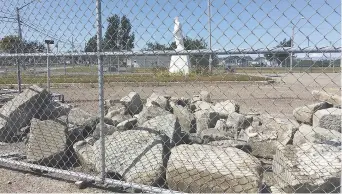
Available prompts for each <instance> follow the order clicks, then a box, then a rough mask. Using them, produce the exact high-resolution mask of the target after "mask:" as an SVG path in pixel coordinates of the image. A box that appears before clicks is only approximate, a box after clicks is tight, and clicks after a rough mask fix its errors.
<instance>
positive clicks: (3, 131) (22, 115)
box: [0, 85, 50, 141]
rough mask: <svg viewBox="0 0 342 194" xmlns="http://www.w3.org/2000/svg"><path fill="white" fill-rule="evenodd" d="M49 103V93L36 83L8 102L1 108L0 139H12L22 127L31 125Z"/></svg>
mask: <svg viewBox="0 0 342 194" xmlns="http://www.w3.org/2000/svg"><path fill="white" fill-rule="evenodd" d="M49 103H50V95H49V93H48V92H47V91H46V90H45V89H42V88H40V87H38V86H36V85H33V86H31V87H30V88H29V89H25V90H23V92H22V93H20V94H19V95H17V96H15V97H14V98H13V99H12V100H11V101H8V102H6V104H4V105H3V106H2V107H1V108H0V141H11V139H12V137H13V136H14V135H16V134H17V133H18V132H19V130H20V129H21V128H22V127H25V126H27V125H29V124H30V120H31V119H32V118H33V117H34V115H35V114H37V113H38V112H39V111H40V110H41V109H42V108H43V107H44V106H45V105H47V104H49Z"/></svg>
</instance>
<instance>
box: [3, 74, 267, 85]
mask: <svg viewBox="0 0 342 194" xmlns="http://www.w3.org/2000/svg"><path fill="white" fill-rule="evenodd" d="M266 80H270V78H265V77H259V76H249V75H241V74H222V75H219V74H217V75H198V74H195V73H191V74H189V75H188V76H184V75H180V74H169V73H157V74H155V75H154V76H153V75H149V76H148V75H139V74H119V75H105V76H104V82H106V83H109V82H132V83H141V82H195V81H266ZM50 81H51V83H97V82H98V76H97V75H60V76H51V77H50ZM16 82H17V79H16V77H15V76H3V77H1V80H0V84H14V83H16ZM22 83H23V84H37V83H38V84H39V83H46V77H45V76H30V75H23V76H22Z"/></svg>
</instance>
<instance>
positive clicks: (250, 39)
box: [0, 0, 341, 52]
mask: <svg viewBox="0 0 342 194" xmlns="http://www.w3.org/2000/svg"><path fill="white" fill-rule="evenodd" d="M29 2H31V0H0V38H2V37H3V36H6V35H12V34H17V29H18V25H17V23H15V20H14V19H12V18H14V17H15V7H17V6H18V7H21V6H23V5H25V4H27V3H29ZM207 2H208V0H102V23H103V35H104V33H105V30H106V28H107V25H108V24H107V21H106V19H107V18H108V17H109V16H111V15H113V14H118V15H121V16H122V15H126V16H127V17H128V18H129V19H130V20H131V22H132V26H133V32H134V33H135V48H134V50H140V49H142V48H144V47H146V43H147V42H159V43H162V44H168V43H170V42H172V41H173V40H174V38H173V34H172V31H173V25H174V24H173V18H174V17H176V16H178V17H179V18H180V22H181V23H182V26H183V34H184V36H189V37H191V38H203V39H204V40H205V41H206V42H207V43H208V42H209V32H208V20H209V17H208V11H207V10H208V5H207V4H208V3H207ZM211 15H212V17H211V32H212V33H211V34H212V36H211V37H212V48H213V49H226V50H229V49H237V48H239V49H246V48H254V49H257V48H272V47H274V46H276V45H277V44H279V42H280V41H282V40H283V39H285V38H287V39H288V38H290V37H291V34H292V27H293V26H294V25H295V26H296V27H295V33H294V34H295V38H294V40H295V41H294V47H296V48H298V47H300V48H304V47H307V46H308V45H309V46H310V47H312V46H317V47H324V46H331V45H333V46H335V47H340V46H341V1H340V0H211ZM20 16H21V20H22V22H23V26H22V30H23V38H24V39H27V40H35V41H41V42H44V40H45V39H53V40H55V42H58V49H59V51H67V50H70V49H71V48H72V44H71V42H74V48H75V49H77V50H83V49H84V46H85V44H86V42H87V41H88V40H89V38H90V37H92V36H94V35H95V34H96V1H95V0H36V1H34V2H33V3H31V4H29V5H28V6H26V7H24V8H22V9H20ZM301 18H303V19H301ZM307 37H309V41H308V39H307ZM53 51H54V52H56V51H57V48H54V47H53Z"/></svg>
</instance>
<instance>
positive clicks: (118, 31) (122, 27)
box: [84, 14, 135, 52]
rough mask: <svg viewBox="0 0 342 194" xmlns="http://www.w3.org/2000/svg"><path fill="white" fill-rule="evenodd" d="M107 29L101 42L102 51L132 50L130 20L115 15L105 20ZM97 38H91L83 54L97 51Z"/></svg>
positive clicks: (132, 39) (132, 35) (133, 38)
mask: <svg viewBox="0 0 342 194" xmlns="http://www.w3.org/2000/svg"><path fill="white" fill-rule="evenodd" d="M107 22H108V27H107V29H106V32H105V35H104V39H103V42H102V49H103V50H104V51H116V50H132V48H134V40H135V36H134V33H133V32H131V31H132V24H131V22H130V20H129V19H128V18H127V17H126V16H125V15H124V16H122V18H120V17H119V16H118V15H117V14H115V15H113V16H110V17H108V18H107ZM96 39H97V36H96V35H95V36H93V37H91V38H90V39H89V40H88V42H87V44H86V46H85V48H84V51H85V52H96V51H97V41H96Z"/></svg>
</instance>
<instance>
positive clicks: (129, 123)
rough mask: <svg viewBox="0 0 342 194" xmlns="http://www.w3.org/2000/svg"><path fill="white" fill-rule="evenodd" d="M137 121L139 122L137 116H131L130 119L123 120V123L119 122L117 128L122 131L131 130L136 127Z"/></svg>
mask: <svg viewBox="0 0 342 194" xmlns="http://www.w3.org/2000/svg"><path fill="white" fill-rule="evenodd" d="M137 122H138V120H137V118H130V119H128V120H125V121H122V122H121V123H119V124H118V125H117V126H116V128H118V130H120V131H124V130H131V129H133V128H134V127H135V125H136V124H137Z"/></svg>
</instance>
